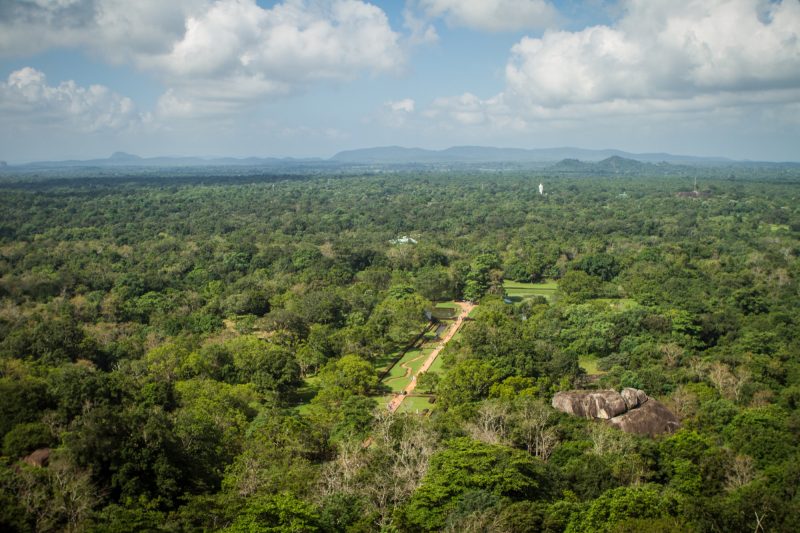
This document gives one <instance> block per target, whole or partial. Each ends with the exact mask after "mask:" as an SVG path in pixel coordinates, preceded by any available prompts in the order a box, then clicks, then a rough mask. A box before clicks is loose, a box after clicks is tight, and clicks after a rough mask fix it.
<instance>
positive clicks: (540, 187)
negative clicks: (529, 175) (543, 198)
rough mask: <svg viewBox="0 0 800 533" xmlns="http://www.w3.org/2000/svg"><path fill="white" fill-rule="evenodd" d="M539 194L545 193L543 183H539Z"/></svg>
mask: <svg viewBox="0 0 800 533" xmlns="http://www.w3.org/2000/svg"><path fill="white" fill-rule="evenodd" d="M539 194H544V185H543V184H541V183H540V184H539Z"/></svg>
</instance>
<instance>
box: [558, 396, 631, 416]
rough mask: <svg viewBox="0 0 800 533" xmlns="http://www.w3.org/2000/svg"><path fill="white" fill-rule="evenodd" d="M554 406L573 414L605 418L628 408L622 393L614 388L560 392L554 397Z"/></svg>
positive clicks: (619, 413)
mask: <svg viewBox="0 0 800 533" xmlns="http://www.w3.org/2000/svg"><path fill="white" fill-rule="evenodd" d="M553 407H555V408H556V409H558V410H559V411H563V412H565V413H569V414H571V415H575V416H580V417H583V418H602V419H605V420H608V419H610V418H613V417H615V416H617V415H621V414H622V413H624V412H625V411H627V410H628V408H627V407H626V405H625V400H623V398H622V396H621V395H620V393H618V392H617V391H613V390H601V391H583V390H574V391H566V392H559V393H556V395H555V396H554V397H553Z"/></svg>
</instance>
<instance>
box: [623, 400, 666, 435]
mask: <svg viewBox="0 0 800 533" xmlns="http://www.w3.org/2000/svg"><path fill="white" fill-rule="evenodd" d="M608 423H609V424H611V425H612V426H614V427H617V428H619V429H621V430H622V431H624V432H626V433H635V434H637V435H649V436H651V437H653V436H655V435H660V434H662V433H674V432H675V430H677V429H678V428H679V427H680V422H679V421H678V417H676V416H675V415H674V414H673V413H672V412H671V411H670V410H669V409H667V408H666V406H664V404H663V403H661V402H659V401H658V400H654V399H652V398H650V399H649V400H648V401H647V402H646V403H645V404H643V405H642V406H640V407H637V408H636V409H631V410H630V411H628V412H627V413H625V414H623V415H620V416H615V417H614V418H612V419H611V420H609V421H608Z"/></svg>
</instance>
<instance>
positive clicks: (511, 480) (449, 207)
mask: <svg viewBox="0 0 800 533" xmlns="http://www.w3.org/2000/svg"><path fill="white" fill-rule="evenodd" d="M748 172H749V174H748V175H746V176H743V175H742V173H741V172H740V173H739V174H738V175H737V176H722V175H720V173H719V172H718V171H714V170H713V169H711V170H709V171H707V172H705V171H704V170H703V169H696V173H697V175H698V176H699V177H700V185H701V190H702V192H703V194H702V195H697V196H694V197H693V196H691V195H690V196H686V195H684V196H679V195H677V193H678V192H680V191H687V190H690V189H691V187H692V180H693V179H694V177H695V176H694V175H692V176H661V175H659V176H652V177H649V176H641V177H638V176H632V175H624V176H614V177H602V176H581V175H570V176H563V175H561V176H556V175H547V174H544V173H542V172H534V171H531V172H517V171H510V172H498V173H488V172H487V173H481V172H477V171H474V172H434V171H419V172H416V171H405V172H389V173H375V174H359V175H347V174H344V175H342V174H330V175H328V174H322V175H305V176H269V175H264V176H259V175H250V176H246V177H243V178H236V179H229V178H228V177H224V176H223V177H219V178H215V177H214V176H202V177H199V178H198V179H196V180H193V179H186V178H185V177H178V178H175V179H173V178H172V177H170V176H169V172H165V175H164V176H160V177H158V178H157V179H156V178H153V177H148V178H147V179H136V178H130V179H129V178H124V177H120V178H118V179H102V180H99V179H94V178H85V179H80V178H77V179H70V180H68V181H59V180H49V181H46V182H42V181H36V180H28V181H26V180H24V179H22V180H19V181H5V182H4V183H3V184H2V194H0V212H2V213H3V214H2V216H1V217H0V442H1V443H2V459H1V460H0V528H2V529H4V530H8V531H62V530H68V531H98V532H100V531H103V532H112V531H113V532H118V531H120V532H121V531H142V530H150V531H211V530H225V531H342V532H344V531H352V532H356V531H378V530H386V531H442V530H448V531H548V532H583V531H587V532H588V531H676V532H677V531H754V530H758V528H759V527H761V528H763V529H764V530H769V531H787V532H788V531H798V530H800V491H798V487H800V466H798V465H800V447H798V443H800V337H798V332H800V262H799V261H798V255H800V240H799V237H800V175H792V174H791V172H789V173H788V174H787V173H786V172H782V173H781V174H780V175H777V174H776V173H770V171H767V170H757V169H752V170H750V171H748ZM776 172H777V171H776ZM540 182H544V183H545V190H546V191H547V192H546V194H539V190H538V184H539V183H540ZM408 237H410V239H409V238H408ZM526 291H528V292H526ZM536 291H538V292H536ZM455 300H468V301H471V302H474V303H476V304H477V307H476V308H475V309H474V311H473V312H472V313H471V315H470V319H469V320H468V321H466V323H465V325H464V326H463V327H462V328H461V330H460V331H459V333H458V334H457V335H456V336H455V337H454V339H453V340H452V341H450V342H449V343H447V345H446V346H445V347H444V349H443V351H442V353H441V354H440V355H439V358H438V359H437V362H436V363H435V365H434V366H432V367H431V369H430V370H429V372H428V373H425V374H420V382H419V387H418V391H421V392H420V394H418V395H415V396H416V397H415V398H407V399H406V401H407V402H409V405H414V406H421V407H414V408H408V409H406V410H404V411H398V412H397V413H394V414H392V413H389V412H388V411H387V409H386V401H387V398H390V397H391V395H392V393H393V392H397V391H396V390H394V389H392V382H391V380H392V379H395V378H397V374H394V373H393V372H397V371H398V368H399V366H398V365H395V366H394V367H393V366H392V363H393V362H396V361H398V360H400V358H402V357H404V354H406V353H410V349H411V348H410V347H413V346H416V345H415V344H414V343H416V342H422V341H421V340H420V339H422V340H425V339H428V338H436V335H438V333H437V331H438V330H437V329H436V328H437V324H432V323H431V322H436V321H437V320H438V319H437V315H436V313H437V312H441V311H442V310H443V309H445V310H446V309H448V307H447V306H448V305H449V306H452V305H454V304H452V302H453V301H455ZM442 320H446V319H442ZM426 335H427V337H426ZM422 353H423V354H424V349H422ZM407 360H408V361H411V363H409V364H411V365H412V366H411V367H409V368H411V369H412V370H413V371H416V369H418V367H414V366H413V364H418V363H415V361H418V360H417V359H407ZM393 369H394V370H393ZM399 376H400V377H401V378H402V377H403V374H402V373H401V374H400V375H399ZM422 376H425V377H424V378H423V377H422ZM622 387H635V388H638V389H643V390H645V391H646V392H647V394H649V395H650V396H652V397H654V398H657V399H659V400H660V401H661V402H663V403H664V404H665V405H666V406H668V407H669V408H670V409H671V410H672V411H673V412H674V413H675V414H676V415H677V416H678V418H679V419H680V422H681V429H679V430H678V431H677V432H675V433H673V434H669V435H662V436H660V437H657V438H650V437H644V436H635V435H630V434H627V433H623V432H621V431H619V430H617V429H613V428H611V427H608V426H607V425H604V424H601V423H597V422H595V421H589V420H584V419H579V418H574V417H570V416H567V415H565V414H563V413H560V412H558V411H556V410H554V409H553V408H552V407H551V406H550V401H551V399H552V397H553V395H554V394H555V393H556V392H558V391H563V390H569V389H574V388H596V389H616V390H619V389H620V388H622ZM431 400H433V403H431ZM413 401H419V402H422V403H419V404H417V403H411V402H413Z"/></svg>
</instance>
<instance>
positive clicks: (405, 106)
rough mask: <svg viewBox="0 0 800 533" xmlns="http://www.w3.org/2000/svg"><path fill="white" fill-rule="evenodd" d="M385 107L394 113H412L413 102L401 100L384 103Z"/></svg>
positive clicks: (408, 99)
mask: <svg viewBox="0 0 800 533" xmlns="http://www.w3.org/2000/svg"><path fill="white" fill-rule="evenodd" d="M386 107H388V108H389V110H391V111H393V112H396V113H412V112H413V111H414V100H412V99H411V98H404V99H402V100H392V101H389V102H386Z"/></svg>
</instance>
